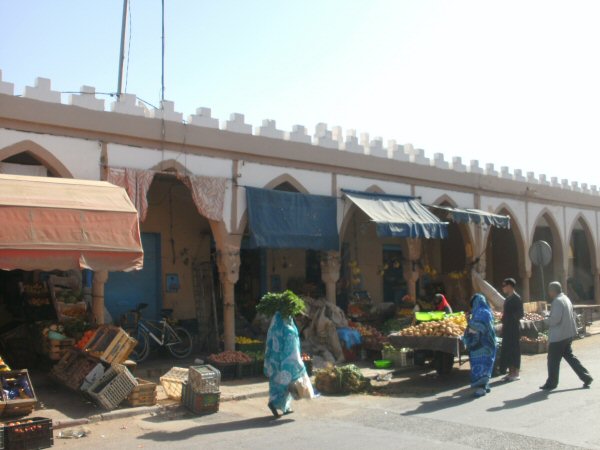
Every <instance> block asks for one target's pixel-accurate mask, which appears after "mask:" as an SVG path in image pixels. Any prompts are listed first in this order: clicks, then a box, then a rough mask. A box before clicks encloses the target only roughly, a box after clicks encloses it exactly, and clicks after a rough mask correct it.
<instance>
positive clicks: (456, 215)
mask: <svg viewBox="0 0 600 450" xmlns="http://www.w3.org/2000/svg"><path fill="white" fill-rule="evenodd" d="M429 207H430V208H433V209H437V210H440V211H444V212H446V213H447V214H448V218H449V219H450V220H451V221H453V222H456V223H475V224H477V225H488V226H492V227H496V228H507V229H508V228H510V217H509V216H502V215H500V214H493V213H489V212H487V211H481V210H480V209H460V208H451V207H449V206H433V205H430V206H429Z"/></svg>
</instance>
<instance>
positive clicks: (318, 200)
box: [246, 187, 340, 250]
mask: <svg viewBox="0 0 600 450" xmlns="http://www.w3.org/2000/svg"><path fill="white" fill-rule="evenodd" d="M246 200H247V202H248V226H249V229H250V246H251V247H254V248H257V247H262V248H303V249H309V250H338V249H339V246H340V244H339V236H338V230H337V212H336V207H337V205H336V199H335V198H334V197H325V196H320V195H308V194H300V193H296V192H284V191H275V190H269V189H257V188H249V187H247V188H246Z"/></svg>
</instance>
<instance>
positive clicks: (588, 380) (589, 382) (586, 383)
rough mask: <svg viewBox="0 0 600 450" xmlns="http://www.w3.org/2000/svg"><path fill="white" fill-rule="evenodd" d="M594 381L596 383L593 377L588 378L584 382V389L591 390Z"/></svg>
mask: <svg viewBox="0 0 600 450" xmlns="http://www.w3.org/2000/svg"><path fill="white" fill-rule="evenodd" d="M593 381H594V379H593V378H592V377H590V378H588V379H587V380H585V381H584V382H583V387H584V388H586V389H589V387H590V384H592V382H593Z"/></svg>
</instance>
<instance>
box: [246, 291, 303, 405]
mask: <svg viewBox="0 0 600 450" xmlns="http://www.w3.org/2000/svg"><path fill="white" fill-rule="evenodd" d="M304 309H305V305H304V302H303V301H302V299H300V298H299V297H298V296H296V295H295V294H294V293H293V292H291V291H285V292H283V293H281V294H271V293H269V294H266V295H265V296H264V297H263V298H262V299H261V301H260V303H259V304H258V305H257V307H256V310H257V311H258V312H259V313H261V314H264V315H266V316H268V317H270V316H273V319H272V320H271V326H270V327H269V332H268V334H267V343H266V350H265V366H264V370H265V375H266V376H267V377H268V378H269V404H268V406H269V409H270V410H271V412H272V413H273V415H274V416H275V417H279V411H281V412H282V413H283V414H291V413H292V412H293V411H292V409H291V403H292V396H291V394H290V391H289V386H290V383H293V382H294V381H296V380H298V379H300V378H302V377H304V376H305V375H306V369H305V367H304V363H303V362H302V357H301V353H300V336H299V334H298V328H296V324H295V322H294V317H295V316H297V315H299V314H301V313H302V312H303V311H304Z"/></svg>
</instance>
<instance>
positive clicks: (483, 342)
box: [464, 294, 496, 397]
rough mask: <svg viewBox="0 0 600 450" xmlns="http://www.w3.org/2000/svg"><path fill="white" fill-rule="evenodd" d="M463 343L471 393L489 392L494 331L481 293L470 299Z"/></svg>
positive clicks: (493, 352) (492, 367) (484, 393)
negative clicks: (472, 390)
mask: <svg viewBox="0 0 600 450" xmlns="http://www.w3.org/2000/svg"><path fill="white" fill-rule="evenodd" d="M464 343H465V346H466V348H467V351H468V352H469V361H470V364H471V387H472V388H473V389H474V393H473V395H474V396H475V397H483V396H484V395H486V394H488V393H489V392H490V379H491V377H492V371H493V369H494V361H495V360H496V332H495V331H494V315H493V314H492V309H491V308H490V306H489V305H488V302H487V300H486V299H485V297H484V296H483V295H481V294H475V295H474V296H473V298H472V299H471V315H470V317H469V324H468V327H467V330H466V331H465V335H464Z"/></svg>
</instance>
